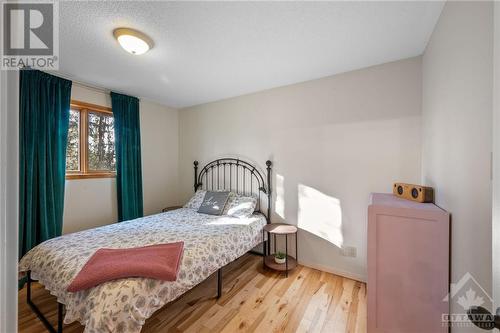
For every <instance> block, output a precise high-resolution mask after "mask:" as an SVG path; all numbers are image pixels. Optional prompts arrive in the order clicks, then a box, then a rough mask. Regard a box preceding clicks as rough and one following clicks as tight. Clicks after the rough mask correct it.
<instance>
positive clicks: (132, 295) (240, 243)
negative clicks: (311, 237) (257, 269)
mask: <svg viewBox="0 0 500 333" xmlns="http://www.w3.org/2000/svg"><path fill="white" fill-rule="evenodd" d="M266 166H267V177H266V178H267V179H265V178H264V177H263V176H262V174H261V172H260V171H259V170H258V168H256V167H255V166H253V165H251V164H250V163H248V162H245V161H242V160H239V159H233V158H224V159H218V160H215V161H212V162H210V163H207V164H206V165H205V166H204V167H203V168H202V170H201V172H200V173H198V162H196V161H195V162H194V180H195V182H194V189H195V192H196V190H198V189H206V190H222V189H224V190H232V191H234V192H236V193H240V194H245V195H249V194H251V195H254V196H255V197H257V198H258V201H257V202H258V204H257V207H256V210H255V212H254V214H252V215H251V216H250V217H246V218H235V217H229V216H213V215H206V214H200V213H197V212H196V210H193V209H190V208H180V209H177V210H173V211H169V212H165V213H160V214H156V215H151V216H147V217H143V218H139V219H135V220H130V221H125V222H121V223H115V224H112V225H107V226H104V227H99V228H95V229H90V230H85V231H81V232H76V233H72V234H68V235H63V236H61V237H57V238H53V239H50V240H48V241H46V242H44V243H42V244H40V245H38V246H36V247H35V248H33V249H32V250H31V251H29V252H28V253H27V254H26V255H25V256H24V257H23V258H22V259H21V261H20V263H19V272H20V273H21V274H23V273H27V275H28V286H27V288H28V292H27V295H28V296H27V297H28V300H27V301H28V304H29V305H30V307H31V308H32V310H33V311H34V312H35V313H36V314H37V316H38V317H39V318H40V320H42V322H43V323H44V325H45V326H46V328H47V330H48V331H50V332H62V327H63V325H62V324H63V315H64V314H63V310H64V309H65V310H66V311H65V315H64V323H71V322H73V321H79V322H80V323H81V324H83V325H85V332H87V333H94V332H99V333H104V332H134V333H135V332H140V330H141V328H142V326H143V325H144V323H145V321H146V319H147V318H149V317H150V316H151V315H152V314H153V313H154V312H155V311H156V310H158V309H160V308H161V307H163V306H164V305H165V304H167V303H169V302H171V301H173V300H175V299H176V298H178V297H179V296H181V295H182V294H184V293H185V292H186V291H188V290H190V289H191V288H193V287H195V286H196V285H198V284H199V283H200V282H202V281H203V280H205V279H206V278H207V277H209V276H210V275H211V274H213V273H215V272H217V274H218V279H217V280H218V297H220V293H221V283H222V271H221V269H222V267H224V266H225V265H227V264H228V263H230V262H232V261H234V260H236V259H237V258H239V257H241V256H242V255H243V254H245V253H246V252H248V251H250V250H252V249H254V248H255V247H256V246H258V245H259V244H263V245H262V247H263V252H266V242H264V235H263V231H262V230H263V227H264V225H265V224H266V223H269V222H270V220H269V216H270V214H269V213H270V205H271V191H270V179H271V162H270V161H267V162H266ZM261 194H263V195H261ZM263 207H265V208H266V210H267V212H266V213H267V214H265V213H263V210H264V209H262V208H263ZM176 241H183V242H184V254H183V257H182V261H181V264H180V267H179V274H178V277H177V280H176V281H162V280H155V279H149V278H139V277H135V278H125V279H118V280H113V281H109V282H106V283H103V284H100V285H98V286H96V287H94V288H90V289H87V290H83V291H79V292H76V293H70V292H67V291H66V288H67V287H68V285H69V284H70V283H71V281H72V280H73V278H74V277H75V276H76V275H77V274H78V272H79V271H80V269H81V268H82V267H83V265H84V264H85V263H86V262H87V260H88V259H89V258H90V257H91V256H92V255H93V254H94V252H95V251H97V250H98V249H100V248H132V247H139V246H146V245H153V244H161V243H171V242H176ZM267 246H269V244H267ZM33 280H38V281H39V282H40V283H41V284H43V285H44V286H45V288H46V289H47V290H49V291H50V293H51V294H53V295H55V296H56V297H57V301H58V326H57V329H56V328H54V327H53V326H51V324H50V323H49V322H48V321H47V320H46V318H45V317H44V315H43V314H42V313H41V312H40V311H39V309H38V308H37V307H36V305H35V303H34V302H33V300H32V299H31V292H30V289H31V282H32V281H33Z"/></svg>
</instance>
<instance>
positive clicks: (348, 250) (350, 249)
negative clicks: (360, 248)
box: [340, 246, 357, 258]
mask: <svg viewBox="0 0 500 333" xmlns="http://www.w3.org/2000/svg"><path fill="white" fill-rule="evenodd" d="M340 254H341V255H343V256H344V257H352V258H355V257H356V255H357V249H356V248H355V247H354V246H342V248H341V249H340Z"/></svg>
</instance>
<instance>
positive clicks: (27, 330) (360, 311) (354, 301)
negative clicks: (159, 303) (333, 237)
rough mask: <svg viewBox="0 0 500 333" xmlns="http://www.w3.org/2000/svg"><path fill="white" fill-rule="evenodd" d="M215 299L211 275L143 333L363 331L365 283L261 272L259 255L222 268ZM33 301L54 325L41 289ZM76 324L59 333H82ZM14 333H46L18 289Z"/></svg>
mask: <svg viewBox="0 0 500 333" xmlns="http://www.w3.org/2000/svg"><path fill="white" fill-rule="evenodd" d="M223 281H224V282H223V283H224V285H223V286H224V287H223V295H222V297H221V298H220V299H219V300H217V299H216V298H215V295H216V275H215V274H214V275H212V276H211V277H210V278H209V279H207V280H206V281H204V282H203V283H201V284H200V285H198V286H197V287H196V288H194V289H192V290H191V291H189V292H187V293H186V294H185V295H183V296H182V297H181V298H179V299H177V300H176V301H174V302H173V303H170V304H168V305H167V306H165V307H163V308H162V309H160V310H159V311H157V312H156V313H155V314H154V315H153V316H152V317H151V318H149V319H148V320H147V321H146V324H145V325H144V328H143V330H142V332H150V333H153V332H155V333H159V332H328V333H334V332H366V285H365V284H364V283H361V282H358V281H354V280H350V279H347V278H343V277H340V276H337V275H333V274H330V273H325V272H321V271H318V270H315V269H312V268H308V267H304V266H300V265H299V266H298V267H297V268H296V269H295V270H294V271H293V272H291V273H290V274H289V276H288V278H285V277H284V275H280V274H278V273H276V272H273V271H270V270H265V269H263V268H262V257H259V256H256V255H251V254H246V255H244V256H243V257H241V258H240V259H238V260H236V261H235V262H233V263H231V264H230V265H228V266H227V267H225V268H224V270H223ZM32 292H33V299H34V302H35V303H36V304H37V305H38V306H39V308H40V309H41V311H42V312H43V313H44V314H46V316H47V317H48V318H49V320H51V322H54V323H55V322H56V315H57V313H56V311H57V306H56V301H55V297H54V296H51V295H50V294H49V293H48V292H47V291H46V290H45V289H44V288H43V287H42V286H41V285H39V284H34V285H33V289H32ZM82 331H83V326H81V325H80V324H77V323H73V324H71V325H66V326H65V327H64V332H65V333H66V332H67V333H74V332H82ZM19 332H24V333H38V332H40V333H42V332H43V333H44V332H46V331H45V329H44V326H43V325H42V324H41V322H40V320H38V318H37V317H36V316H35V315H34V314H33V313H32V312H31V310H30V309H29V307H28V305H27V304H26V288H24V289H23V290H21V291H19Z"/></svg>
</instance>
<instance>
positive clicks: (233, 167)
mask: <svg viewBox="0 0 500 333" xmlns="http://www.w3.org/2000/svg"><path fill="white" fill-rule="evenodd" d="M198 164H199V163H198V161H194V163H193V165H194V191H195V192H196V191H197V190H198V189H203V187H204V188H205V189H206V190H228V191H234V192H236V193H238V194H245V195H255V196H257V197H258V200H257V207H256V211H257V212H259V213H261V214H263V215H264V216H265V217H266V221H267V223H268V224H269V223H271V193H272V192H271V165H272V162H271V161H269V160H268V161H266V176H267V177H266V178H267V179H265V178H264V177H263V176H262V173H261V172H260V171H259V169H258V168H257V167H255V166H253V165H252V164H250V163H248V162H246V161H243V160H240V159H237V158H220V159H217V160H214V161H212V162H209V163H207V164H206V165H205V166H204V167H203V168H202V169H201V171H200V173H199V174H198ZM221 171H222V177H221ZM214 172H215V173H216V174H215V175H214ZM228 173H229V177H226V176H227V174H228ZM204 177H205V183H203V178H204ZM234 177H236V178H234ZM265 180H267V184H266V181H265ZM214 181H216V182H215V183H214ZM209 184H210V185H211V186H209ZM214 184H215V185H214ZM254 185H255V187H254ZM266 185H267V186H266ZM248 186H249V187H248ZM248 190H250V191H248ZM254 190H255V191H256V192H257V193H255V191H254ZM261 192H262V193H264V194H265V195H266V197H267V214H264V212H262V202H261V199H262V198H261ZM266 243H267V250H268V252H270V246H271V243H270V242H269V241H267V242H266V241H265V239H264V238H263V239H262V247H263V252H264V253H265V252H266ZM251 252H253V251H251ZM253 253H256V254H258V255H263V254H261V253H258V252H253ZM222 268H223V267H221V268H219V269H218V270H217V298H220V297H221V296H222ZM34 281H35V280H33V279H32V278H31V271H28V272H27V281H26V285H27V287H26V288H27V290H26V302H27V303H28V305H29V307H30V308H31V310H32V311H33V312H34V313H35V315H36V316H37V317H38V319H40V321H41V322H42V324H43V325H44V326H45V328H46V329H47V331H49V332H50V333H62V332H63V326H64V324H63V318H64V316H63V314H64V304H62V303H59V302H57V328H55V327H54V326H52V324H51V323H50V322H49V320H48V319H47V318H46V317H45V316H44V314H43V313H42V312H41V311H40V309H39V308H38V307H37V306H36V304H35V303H33V300H32V299H31V283H32V282H34Z"/></svg>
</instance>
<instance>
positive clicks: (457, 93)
mask: <svg viewBox="0 0 500 333" xmlns="http://www.w3.org/2000/svg"><path fill="white" fill-rule="evenodd" d="M492 55H493V4H492V3H491V2H447V3H446V5H445V7H444V9H443V12H442V14H441V17H440V19H439V22H438V24H437V26H436V28H435V30H434V32H433V34H432V37H431V40H430V42H429V44H428V46H427V49H426V51H425V54H424V57H423V101H422V110H423V113H422V127H423V134H422V138H423V140H422V142H423V145H422V147H423V153H422V161H423V164H422V175H423V177H422V178H423V182H424V183H425V184H427V185H430V186H433V187H434V188H435V189H436V203H437V204H438V205H439V206H441V207H442V208H444V209H446V210H448V211H450V212H451V214H452V232H451V234H452V237H451V243H452V248H451V261H452V265H451V273H452V274H451V278H452V282H455V283H456V282H458V280H459V279H460V278H461V277H462V276H463V275H464V274H465V273H466V272H470V273H471V274H472V275H473V276H474V277H475V278H476V279H477V280H478V282H479V283H480V284H481V285H482V286H483V288H485V289H486V290H487V291H488V292H490V291H491V287H492V286H491V274H492V271H491V200H492V197H491V180H490V162H491V161H490V156H491V155H490V154H491V151H492V129H491V127H492V80H493V58H492ZM451 303H452V312H455V313H462V312H463V309H462V308H461V307H460V306H459V305H458V304H457V303H456V302H454V301H452V302H451ZM467 329H468V331H471V328H467Z"/></svg>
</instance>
